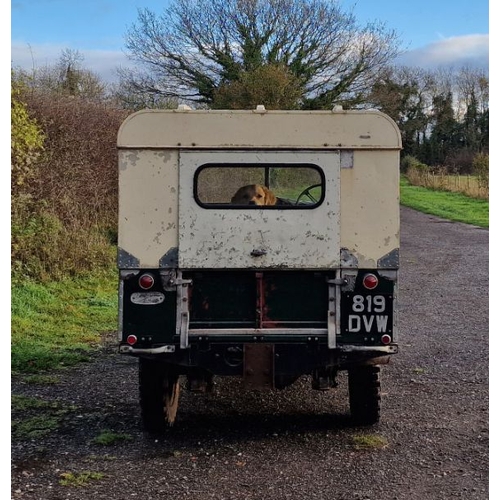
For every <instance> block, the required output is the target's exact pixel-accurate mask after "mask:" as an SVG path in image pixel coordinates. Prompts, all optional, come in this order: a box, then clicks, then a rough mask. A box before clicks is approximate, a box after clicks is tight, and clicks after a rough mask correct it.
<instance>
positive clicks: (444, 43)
mask: <svg viewBox="0 0 500 500" xmlns="http://www.w3.org/2000/svg"><path fill="white" fill-rule="evenodd" d="M397 63H398V64H402V65H405V66H418V67H421V68H425V69H431V70H432V69H437V68H439V67H448V66H453V67H457V68H460V67H462V66H465V65H467V66H471V67H476V68H480V69H484V70H488V63H489V35H465V36H456V37H451V38H445V39H443V40H439V41H437V42H434V43H431V44H429V45H426V46H424V47H421V48H418V49H414V50H409V51H407V52H405V53H404V54H402V55H401V56H399V57H398V59H397Z"/></svg>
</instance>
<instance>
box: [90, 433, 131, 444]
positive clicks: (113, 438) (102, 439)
mask: <svg viewBox="0 0 500 500" xmlns="http://www.w3.org/2000/svg"><path fill="white" fill-rule="evenodd" d="M132 439H133V438H132V436H131V435H130V434H124V433H123V432H113V431H110V430H104V431H102V432H101V433H100V434H99V435H98V436H96V437H95V438H94V439H93V440H92V443H94V444H98V445H101V446H112V445H113V444H116V443H119V442H123V441H132Z"/></svg>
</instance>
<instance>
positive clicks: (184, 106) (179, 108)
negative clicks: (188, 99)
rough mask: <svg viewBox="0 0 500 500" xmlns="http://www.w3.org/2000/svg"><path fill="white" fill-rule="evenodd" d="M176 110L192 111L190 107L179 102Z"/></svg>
mask: <svg viewBox="0 0 500 500" xmlns="http://www.w3.org/2000/svg"><path fill="white" fill-rule="evenodd" d="M177 111H192V108H190V107H189V106H188V105H187V104H179V105H178V106H177Z"/></svg>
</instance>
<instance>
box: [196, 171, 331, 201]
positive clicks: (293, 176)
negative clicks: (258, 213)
mask: <svg viewBox="0 0 500 500" xmlns="http://www.w3.org/2000/svg"><path fill="white" fill-rule="evenodd" d="M324 196H325V178H324V174H323V172H322V170H321V169H320V168H319V167H318V166H317V165H310V164H293V165H288V164H286V165H284V164H269V163H268V164H265V165H263V164H237V165H234V164H205V165H202V166H201V167H200V168H199V169H198V170H197V171H196V173H195V178H194V197H195V200H196V202H197V203H198V204H199V205H201V206H202V207H204V208H221V207H223V208H248V209H256V208H257V209H262V208H264V209H273V208H279V209H307V208H315V207H317V206H318V205H320V204H321V203H322V201H323V199H324Z"/></svg>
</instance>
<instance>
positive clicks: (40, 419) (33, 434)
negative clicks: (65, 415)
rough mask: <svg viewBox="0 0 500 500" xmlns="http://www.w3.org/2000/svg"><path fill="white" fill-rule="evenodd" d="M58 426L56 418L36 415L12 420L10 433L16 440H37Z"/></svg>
mask: <svg viewBox="0 0 500 500" xmlns="http://www.w3.org/2000/svg"><path fill="white" fill-rule="evenodd" d="M58 426H59V419H58V418H56V417H47V416H46V415H38V416H34V417H31V418H27V419H24V420H14V421H13V422H12V432H13V434H14V436H15V437H16V438H18V439H39V438H41V437H43V436H46V435H47V434H50V433H51V432H52V431H53V430H54V429H57V427H58Z"/></svg>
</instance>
